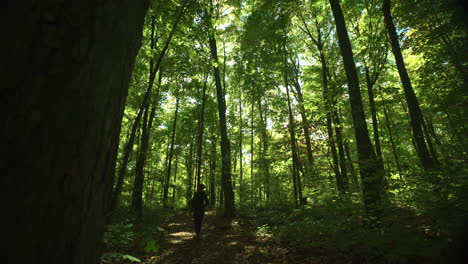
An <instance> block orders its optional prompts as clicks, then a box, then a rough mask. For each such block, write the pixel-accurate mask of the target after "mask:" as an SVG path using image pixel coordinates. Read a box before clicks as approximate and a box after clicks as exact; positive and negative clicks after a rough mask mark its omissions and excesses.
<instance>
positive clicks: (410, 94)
mask: <svg viewBox="0 0 468 264" xmlns="http://www.w3.org/2000/svg"><path fill="white" fill-rule="evenodd" d="M390 8H391V3H390V0H383V5H382V10H383V14H384V20H385V25H386V27H387V31H388V36H389V38H390V44H391V46H392V52H393V56H394V57H395V62H396V65H397V69H398V73H399V74H400V80H401V83H402V85H403V90H404V92H405V97H406V101H407V102H408V109H409V114H410V124H411V129H412V131H413V137H414V141H415V145H416V152H417V153H418V156H419V159H420V160H421V164H422V166H423V168H424V169H425V170H432V169H435V168H436V160H434V159H433V157H431V156H430V154H429V150H428V148H427V145H426V142H425V137H424V133H423V127H422V123H423V122H424V120H423V119H422V113H421V109H420V107H419V103H418V99H417V98H416V94H415V93H414V90H413V87H412V85H411V81H410V78H409V75H408V72H407V71H406V66H405V62H404V60H403V56H402V54H401V50H400V44H399V43H398V36H397V33H396V28H395V25H394V24H393V18H392V14H391V11H390Z"/></svg>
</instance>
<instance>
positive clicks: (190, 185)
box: [185, 137, 193, 208]
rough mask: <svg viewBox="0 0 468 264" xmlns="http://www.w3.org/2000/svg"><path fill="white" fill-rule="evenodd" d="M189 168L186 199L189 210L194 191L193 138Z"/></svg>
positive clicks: (188, 158)
mask: <svg viewBox="0 0 468 264" xmlns="http://www.w3.org/2000/svg"><path fill="white" fill-rule="evenodd" d="M186 164H187V165H186V168H187V196H186V197H185V201H186V206H187V208H189V207H190V201H191V200H192V189H193V137H192V140H191V142H190V151H189V154H188V157H187V162H186Z"/></svg>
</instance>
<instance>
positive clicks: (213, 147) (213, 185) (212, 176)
mask: <svg viewBox="0 0 468 264" xmlns="http://www.w3.org/2000/svg"><path fill="white" fill-rule="evenodd" d="M216 141H218V139H217V138H216V137H215V136H214V135H213V136H212V137H211V155H210V203H211V206H213V207H215V206H216V181H215V173H216V143H217V142H216Z"/></svg>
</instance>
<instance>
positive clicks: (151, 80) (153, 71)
mask: <svg viewBox="0 0 468 264" xmlns="http://www.w3.org/2000/svg"><path fill="white" fill-rule="evenodd" d="M184 10H185V3H184V5H182V6H181V9H180V11H179V13H178V15H177V17H176V19H175V20H174V23H173V26H172V29H171V32H170V33H169V36H168V37H167V39H166V42H165V43H164V46H163V49H162V50H161V53H159V56H158V59H157V60H156V61H154V60H153V59H152V60H151V61H150V74H149V79H148V88H147V90H146V93H145V96H144V97H143V101H142V103H141V107H140V110H139V111H138V114H137V117H136V118H135V121H134V123H133V127H132V134H131V135H130V138H129V140H128V142H127V145H126V148H125V152H124V156H123V160H122V165H121V167H120V171H119V176H118V179H117V184H116V186H115V188H114V191H113V193H112V199H111V203H110V205H109V209H108V221H110V219H111V218H112V214H113V212H114V211H115V209H116V208H117V206H118V203H119V197H120V193H121V192H122V188H123V183H124V178H125V172H126V171H127V165H128V160H129V159H130V154H131V151H132V149H133V142H134V140H135V132H136V130H137V128H138V125H139V124H140V120H141V117H142V115H143V110H144V108H145V107H146V105H147V104H148V100H149V99H150V96H151V90H152V88H153V83H154V79H155V78H156V73H157V72H158V71H159V69H160V67H161V63H162V60H163V58H164V56H165V55H166V52H167V50H168V49H169V44H170V43H171V40H172V36H173V35H174V32H175V30H176V29H177V25H178V24H179V21H180V19H181V18H182V15H183V14H184ZM153 26H154V23H153V24H152V27H153ZM152 33H154V28H153V32H152ZM151 42H152V43H151V44H150V45H151V47H154V46H155V42H156V41H155V37H154V35H153V34H152V36H151ZM154 62H156V63H155V64H154ZM159 82H160V83H161V73H160V74H159Z"/></svg>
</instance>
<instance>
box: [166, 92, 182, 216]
mask: <svg viewBox="0 0 468 264" xmlns="http://www.w3.org/2000/svg"><path fill="white" fill-rule="evenodd" d="M178 113H179V97H177V99H176V106H175V112H174V124H173V125H172V136H171V146H170V147H169V157H168V161H167V170H166V178H165V181H164V190H163V206H164V207H165V208H167V206H168V204H167V202H168V196H169V183H170V179H171V167H172V157H173V156H174V145H175V135H176V128H177V117H178Z"/></svg>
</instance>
